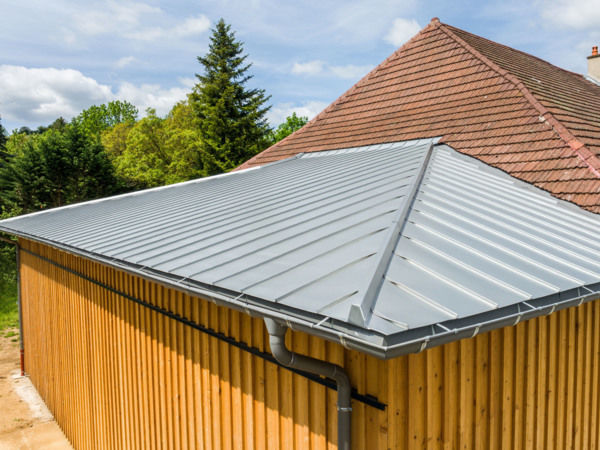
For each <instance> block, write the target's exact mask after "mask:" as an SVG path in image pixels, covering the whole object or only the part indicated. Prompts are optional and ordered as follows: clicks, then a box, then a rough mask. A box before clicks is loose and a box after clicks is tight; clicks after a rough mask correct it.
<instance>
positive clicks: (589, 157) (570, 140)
mask: <svg viewBox="0 0 600 450" xmlns="http://www.w3.org/2000/svg"><path fill="white" fill-rule="evenodd" d="M430 25H432V26H433V27H434V28H437V29H439V30H441V31H442V32H444V33H445V34H446V35H447V36H448V37H450V38H451V39H453V40H454V41H455V42H456V43H458V44H459V45H461V46H462V47H463V48H464V49H465V50H467V51H468V52H469V53H471V54H472V55H473V56H474V57H476V58H477V59H479V60H480V61H481V62H483V63H484V64H486V65H487V66H488V67H489V68H490V69H492V70H493V71H495V72H497V73H498V74H499V75H501V76H502V77H503V78H505V79H506V80H507V81H509V82H510V83H512V84H513V85H514V86H515V87H516V88H517V89H518V90H519V91H520V92H521V94H523V96H524V97H525V99H526V100H527V101H528V102H529V103H530V104H531V106H533V107H534V108H535V109H536V110H537V111H538V113H539V114H540V119H543V121H545V122H547V123H548V124H549V125H550V126H551V127H552V130H554V131H555V132H556V134H558V136H559V137H560V138H561V139H562V140H563V141H564V142H565V143H566V144H567V146H568V147H569V148H570V149H571V151H572V152H573V153H574V154H575V155H576V156H577V157H578V158H579V159H580V160H581V161H582V162H583V163H585V164H586V166H587V167H588V169H589V170H590V171H591V172H592V173H593V174H594V175H596V176H597V177H598V178H600V158H598V157H597V156H596V155H595V154H594V153H593V152H592V151H591V150H590V149H588V148H587V147H586V146H585V144H584V143H583V142H581V141H580V140H579V139H577V137H575V135H573V133H571V132H570V131H569V130H568V129H567V128H566V127H565V126H564V125H563V124H562V123H561V122H560V121H559V120H558V119H556V118H555V117H554V115H553V114H552V113H551V112H550V111H549V110H548V109H547V108H546V107H545V106H544V105H542V104H541V103H540V101H539V100H538V99H537V98H536V97H535V96H534V95H533V94H532V93H531V91H530V90H529V89H528V88H527V87H526V86H525V84H523V82H522V81H521V80H519V79H518V78H517V77H516V76H515V75H513V74H512V73H510V72H508V71H507V70H505V69H503V68H502V67H500V66H499V65H498V64H496V63H495V62H493V61H492V60H491V59H489V58H488V57H487V56H485V55H483V54H482V53H481V52H479V51H478V50H477V49H475V48H474V47H473V46H472V45H470V44H468V43H467V42H466V41H465V40H464V39H462V38H461V37H460V36H457V35H456V34H455V33H454V32H453V31H452V30H451V29H450V27H451V28H454V27H452V26H446V25H445V24H443V23H441V22H439V21H432V22H431V23H430ZM484 39H485V38H484ZM490 42H493V41H490ZM500 45H502V44H500ZM507 48H510V47H507ZM522 53H524V52H522ZM538 59H539V58H538ZM542 61H543V60H542ZM545 62H546V63H548V62H547V61H545ZM548 64H550V63H548Z"/></svg>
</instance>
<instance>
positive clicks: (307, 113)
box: [267, 100, 328, 127]
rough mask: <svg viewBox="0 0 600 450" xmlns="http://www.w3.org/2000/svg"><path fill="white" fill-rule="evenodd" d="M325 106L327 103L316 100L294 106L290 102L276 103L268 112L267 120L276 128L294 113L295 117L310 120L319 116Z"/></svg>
mask: <svg viewBox="0 0 600 450" xmlns="http://www.w3.org/2000/svg"><path fill="white" fill-rule="evenodd" d="M327 105H328V103H326V102H321V101H317V100H312V101H308V102H304V103H302V104H300V105H295V104H293V103H290V102H288V103H278V104H277V105H274V106H273V107H272V108H271V109H270V110H269V112H268V114H267V118H268V120H269V123H270V124H271V126H273V127H276V126H277V125H279V124H280V123H283V122H284V121H285V118H286V117H288V116H291V115H292V113H294V112H295V113H296V115H297V116H300V117H308V119H309V120H310V119H312V118H313V117H315V116H316V115H317V114H319V113H320V112H321V111H322V110H324V109H325V108H326V107H327Z"/></svg>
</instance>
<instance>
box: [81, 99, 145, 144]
mask: <svg viewBox="0 0 600 450" xmlns="http://www.w3.org/2000/svg"><path fill="white" fill-rule="evenodd" d="M137 116H138V109H137V108H136V107H135V106H134V105H132V104H131V103H129V102H125V101H121V100H115V101H112V102H109V103H107V104H104V105H99V106H97V105H93V106H90V107H89V108H88V109H86V110H84V111H82V112H81V114H79V115H78V116H77V117H75V118H74V119H73V122H74V123H75V124H77V125H79V126H80V127H81V129H82V130H83V132H84V133H86V134H88V135H90V136H95V137H99V136H100V133H101V132H102V131H104V130H107V129H109V128H111V127H114V126H115V125H117V124H120V123H133V122H135V121H136V119H137Z"/></svg>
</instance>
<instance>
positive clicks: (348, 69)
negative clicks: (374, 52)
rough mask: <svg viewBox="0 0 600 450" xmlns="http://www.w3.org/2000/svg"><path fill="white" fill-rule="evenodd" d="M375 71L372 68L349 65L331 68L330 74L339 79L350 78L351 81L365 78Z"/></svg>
mask: <svg viewBox="0 0 600 450" xmlns="http://www.w3.org/2000/svg"><path fill="white" fill-rule="evenodd" d="M371 69H373V67H372V66H356V65H354V64H348V65H346V66H330V67H329V70H330V72H331V73H332V74H333V75H335V76H336V77H338V78H348V79H350V80H358V79H360V78H362V77H363V76H365V75H366V74H367V73H369V71H370V70H371Z"/></svg>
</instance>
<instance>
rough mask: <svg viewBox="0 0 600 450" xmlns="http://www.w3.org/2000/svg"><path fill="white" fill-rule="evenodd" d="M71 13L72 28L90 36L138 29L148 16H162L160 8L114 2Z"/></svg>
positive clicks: (135, 3) (142, 4)
mask: <svg viewBox="0 0 600 450" xmlns="http://www.w3.org/2000/svg"><path fill="white" fill-rule="evenodd" d="M73 13H74V14H73V19H74V20H73V22H74V28H75V29H76V30H77V31H79V33H81V34H83V35H90V36H95V35H102V34H107V33H120V32H126V31H129V30H132V29H135V28H137V27H139V26H140V24H142V23H144V21H145V20H148V17H149V16H161V15H163V11H162V10H161V9H160V8H157V7H154V6H149V5H146V4H144V3H137V2H122V3H117V2H115V1H109V2H107V3H106V4H98V5H97V6H96V7H95V8H94V7H89V6H87V7H86V8H85V10H83V11H81V10H79V11H73Z"/></svg>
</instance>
